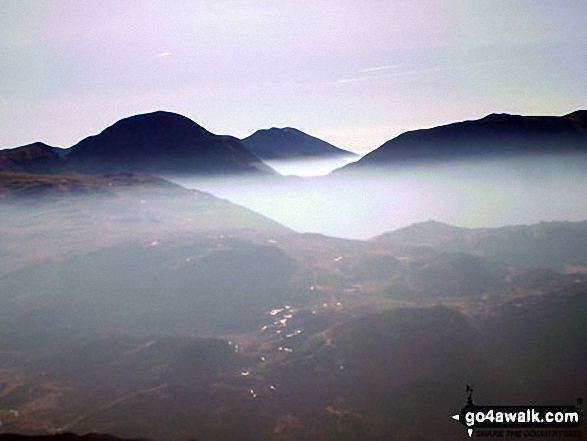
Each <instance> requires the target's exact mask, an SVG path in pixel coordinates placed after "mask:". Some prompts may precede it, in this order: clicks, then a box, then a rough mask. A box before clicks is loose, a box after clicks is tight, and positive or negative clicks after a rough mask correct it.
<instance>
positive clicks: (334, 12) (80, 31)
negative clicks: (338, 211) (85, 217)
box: [0, 0, 587, 154]
mask: <svg viewBox="0 0 587 441" xmlns="http://www.w3.org/2000/svg"><path fill="white" fill-rule="evenodd" d="M585 17H587V2H585V1H584V0H557V1H552V0H515V1H514V0H445V1H440V0H438V1H436V0H405V1H403V0H385V1H377V0H362V1H358V0H332V1H330V0H313V1H306V0H294V1H290V0H280V1H275V0H273V1H270V0H250V1H249V0H247V1H245V0H241V1H236V0H201V1H199V0H185V1H184V0H161V1H159V0H85V1H83V2H81V1H78V0H0V148H10V147H14V146H18V145H24V144H28V143H31V142H34V141H43V142H45V143H47V144H50V145H54V146H59V147H69V146H71V145H73V144H75V143H76V142H77V141H79V140H80V139H82V138H84V137H86V136H88V135H90V134H95V133H98V132H100V131H101V130H103V129H104V128H105V127H107V126H109V125H111V124H113V123H114V122H115V121H117V120H119V119H121V118H123V117H126V116H130V115H133V114H138V113H145V112H150V111H154V110H159V109H161V110H168V111H173V112H177V113H181V114H183V115H185V116H187V117H189V118H191V119H193V120H194V121H196V122H197V123H198V124H200V125H202V126H203V127H205V128H206V129H208V130H210V131H212V132H214V133H217V134H227V135H233V136H237V137H239V138H242V137H245V136H248V135H250V134H252V133H253V132H255V131H256V130H258V129H262V128H269V127H296V128H298V129H300V130H302V131H305V132H307V133H309V134H311V135H314V136H317V137H319V138H322V139H324V140H325V141H328V142H330V143H333V144H334V145H337V146H339V147H341V148H345V149H348V150H351V151H354V152H357V153H360V154H364V153H367V152H368V151H371V150H373V149H375V148H376V147H378V146H379V145H381V144H383V143H384V142H385V141H387V140H389V139H391V138H393V137H395V136H397V135H398V134H400V133H402V132H405V131H407V130H413V129H418V128H425V127H432V126H435V125H440V124H445V123H450V122H454V121H461V120H466V119H477V118H481V117H483V116H485V115H487V114H489V113H493V112H499V113H501V112H507V113H515V114H525V115H530V114H531V115H563V114H566V113H569V112H571V111H573V110H576V109H580V108H583V109H584V108H587V82H586V81H585V78H586V72H587V26H585V24H584V20H585Z"/></svg>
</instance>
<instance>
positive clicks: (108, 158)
mask: <svg viewBox="0 0 587 441" xmlns="http://www.w3.org/2000/svg"><path fill="white" fill-rule="evenodd" d="M67 159H68V161H69V162H70V164H71V165H72V166H73V167H74V168H75V169H76V170H78V171H82V172H86V173H107V172H108V173H110V172H147V173H154V174H174V173H179V174H192V173H194V174H228V173H251V172H252V173H264V174H271V173H272V170H271V169H270V168H269V167H268V166H266V165H265V164H263V162H262V161H261V160H259V158H257V157H256V156H254V155H252V154H251V153H249V152H248V151H247V150H246V149H245V148H244V147H243V145H242V144H241V142H240V141H239V140H238V139H236V138H233V137H230V136H220V135H215V134H213V133H211V132H209V131H207V130H206V129H204V128H202V127H201V126H199V125H198V124H196V123H195V122H194V121H192V120H190V119H189V118H186V117H185V116H182V115H178V114H175V113H171V112H163V111H157V112H153V113H147V114H143V115H135V116H131V117H128V118H125V119H122V120H120V121H118V122H116V123H115V124H113V125H112V126H110V127H108V128H107V129H105V130H104V131H102V132H101V133H99V134H98V135H94V136H90V137H88V138H85V139H83V140H81V141H80V142H79V143H77V144H76V145H74V146H73V147H72V149H71V152H70V153H69V154H68V155H67Z"/></svg>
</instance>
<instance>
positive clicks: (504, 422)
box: [452, 386, 583, 438]
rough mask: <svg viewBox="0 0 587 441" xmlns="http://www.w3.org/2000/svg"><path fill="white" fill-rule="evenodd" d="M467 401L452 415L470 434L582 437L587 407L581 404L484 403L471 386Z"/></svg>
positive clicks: (512, 436)
mask: <svg viewBox="0 0 587 441" xmlns="http://www.w3.org/2000/svg"><path fill="white" fill-rule="evenodd" d="M467 394H468V398H467V404H466V405H465V407H463V408H462V409H461V411H460V412H459V413H457V414H456V415H453V416H452V418H453V419H454V420H456V421H459V422H460V423H461V424H462V425H463V426H465V428H466V429H467V433H468V434H469V436H470V437H472V436H473V434H474V433H475V437H500V438H518V437H525V438H542V437H550V438H563V437H565V438H567V437H580V436H581V431H580V430H579V426H580V425H581V424H582V423H583V411H582V410H581V408H580V407H579V406H581V405H582V404H583V400H582V399H578V400H577V406H533V405H532V406H487V405H485V406H480V405H477V404H475V403H474V402H473V398H472V395H473V389H471V388H470V387H469V386H467Z"/></svg>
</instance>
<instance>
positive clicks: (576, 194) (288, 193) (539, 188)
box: [167, 154, 587, 239]
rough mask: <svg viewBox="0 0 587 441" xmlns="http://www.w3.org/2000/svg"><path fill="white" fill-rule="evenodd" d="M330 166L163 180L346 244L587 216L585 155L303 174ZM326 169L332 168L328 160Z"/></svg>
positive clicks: (295, 164)
mask: <svg viewBox="0 0 587 441" xmlns="http://www.w3.org/2000/svg"><path fill="white" fill-rule="evenodd" d="M325 162H326V161H324V160H320V159H318V160H314V159H311V158H310V159H308V158H307V159H305V160H303V159H302V160H299V159H298V160H292V161H290V162H289V163H287V164H285V165H282V163H280V164H278V166H277V167H276V168H277V170H280V171H281V172H282V173H288V172H292V173H294V174H293V175H289V176H284V177H277V178H275V179H267V178H266V177H255V176H248V177H242V176H233V177H231V178H230V179H225V178H222V177H221V178H206V177H199V178H198V177H185V176H173V175H172V176H167V177H168V178H169V179H170V180H172V181H174V182H176V183H178V184H181V185H183V186H185V187H187V188H194V189H199V190H204V191H207V192H210V193H212V194H214V195H216V196H219V197H221V198H224V199H227V200H229V201H231V202H234V203H236V204H239V205H243V206H245V207H248V208H250V209H252V210H254V211H256V212H258V213H261V214H263V215H265V216H267V217H270V218H271V219H274V220H276V221H278V222H280V223H281V224H283V225H285V226H287V227H289V228H292V229H293V230H295V231H298V232H311V233H320V234H325V235H329V236H335V237H345V238H350V239H369V238H372V237H375V236H377V235H379V234H382V233H385V232H388V231H391V230H395V229H398V228H402V227H406V226H408V225H411V224H414V223H418V222H425V221H428V220H436V221H440V222H445V223H449V224H451V225H458V226H462V227H470V228H474V227H477V228H482V227H500V226H506V225H518V224H531V223H536V222H540V221H553V220H573V221H579V220H584V219H586V218H587V205H586V204H585V202H584V196H583V195H584V194H587V193H586V192H587V176H586V175H585V168H586V166H587V158H586V156H585V155H584V154H579V155H578V154H560V155H543V156H530V157H528V156H522V155H520V156H517V157H516V156H514V157H507V158H484V159H483V160H478V159H455V160H453V161H448V162H443V161H431V162H429V163H423V164H421V163H407V164H400V165H391V166H385V167H382V166H379V167H378V166H373V167H368V168H367V169H366V170H363V169H361V170H348V171H346V169H344V168H343V169H338V170H336V171H334V172H332V173H330V174H326V175H323V176H310V177H308V176H305V177H304V178H302V177H300V176H304V175H305V174H309V173H320V172H324V171H325V170H326V169H324V168H320V166H324V164H325ZM316 164H318V165H316ZM338 164H340V162H338V163H336V162H335V163H334V164H333V165H334V166H336V165H338ZM329 165H330V167H329V168H331V169H332V167H333V165H332V161H331V164H329ZM280 166H281V167H280ZM295 173H298V174H299V175H295Z"/></svg>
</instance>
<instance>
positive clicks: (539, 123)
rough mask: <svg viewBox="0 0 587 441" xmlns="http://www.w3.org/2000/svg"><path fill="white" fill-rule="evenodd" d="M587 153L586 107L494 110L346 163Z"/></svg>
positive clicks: (414, 135) (418, 133)
mask: <svg viewBox="0 0 587 441" xmlns="http://www.w3.org/2000/svg"><path fill="white" fill-rule="evenodd" d="M564 153H587V111H586V110H577V111H576V112H573V113H570V114H568V115H565V116H560V117H558V116H520V115H508V114H495V113H494V114H491V115H488V116H486V117H485V118H481V119H479V120H473V121H463V122H457V123H453V124H448V125H445V126H440V127H434V128H431V129H422V130H414V131H410V132H406V133H403V134H401V135H399V136H398V137H396V138H393V139H391V140H389V141H387V142H386V143H385V144H383V145H382V146H381V147H379V148H377V149H376V150H374V151H372V152H371V153H369V154H367V155H365V156H364V157H363V158H361V159H360V160H359V161H357V162H356V163H353V164H349V165H347V166H345V167H343V169H344V170H347V171H348V170H358V169H360V168H361V167H363V166H379V165H382V166H383V165H390V164H394V163H410V162H413V163H419V162H434V161H443V160H452V159H467V158H482V157H501V156H520V155H537V154H564Z"/></svg>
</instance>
